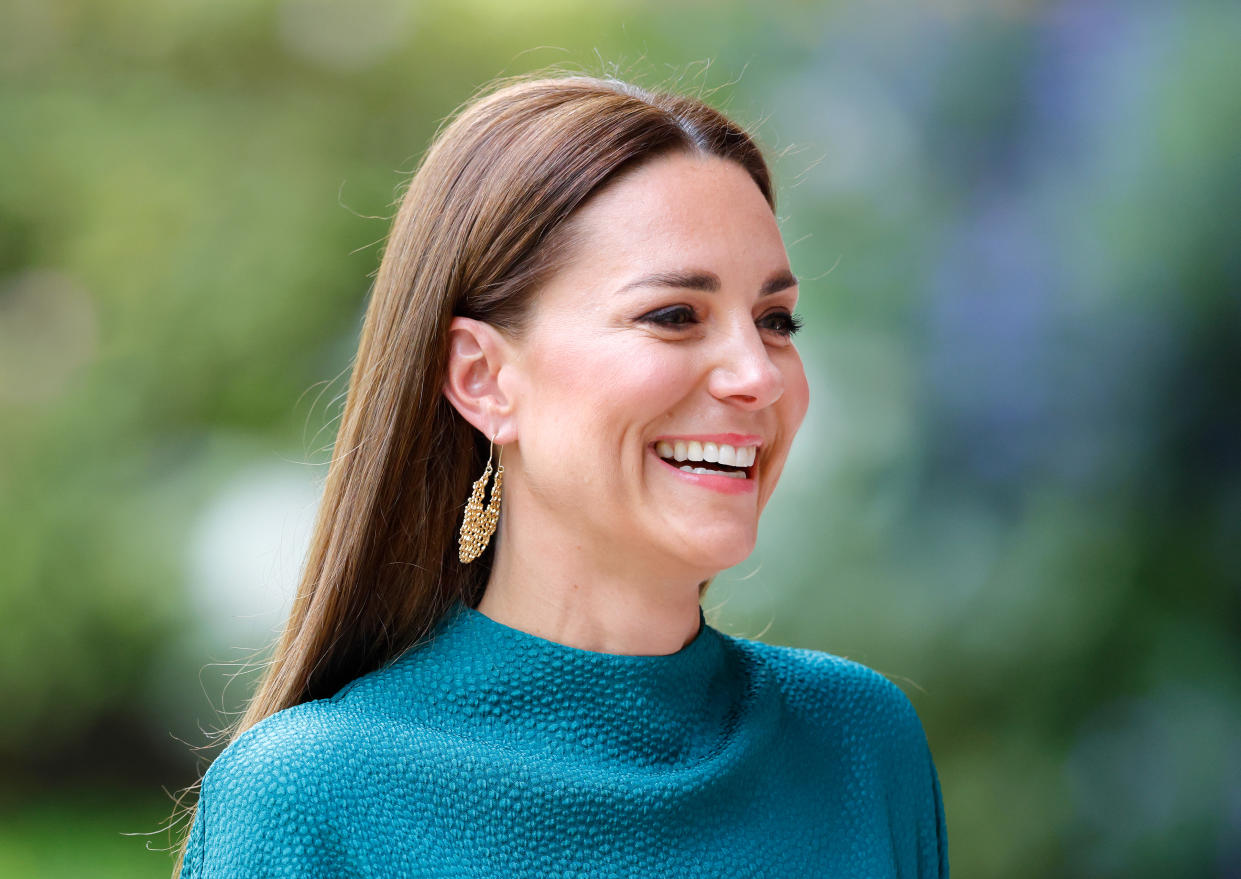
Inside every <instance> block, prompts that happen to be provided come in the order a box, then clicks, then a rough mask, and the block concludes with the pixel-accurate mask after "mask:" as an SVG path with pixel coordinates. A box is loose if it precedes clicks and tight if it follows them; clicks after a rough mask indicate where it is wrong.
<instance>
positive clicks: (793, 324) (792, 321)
mask: <svg viewBox="0 0 1241 879" xmlns="http://www.w3.org/2000/svg"><path fill="white" fill-rule="evenodd" d="M667 314H681V315H684V314H688V315H689V317H690V319H689V320H684V321H681V320H666V319H661V318H660V317H659V315H667ZM769 317H778V318H782V319H783V321H784V323H783V327H782V328H781V329H775V332H777V333H779V334H780V335H781V336H790V337H791V336H793V335H795V334H796V333H797V331H798V330H800V329H801V328H802V326H803V323H802V319H801V318H800V317H798V316H797V315H796V314H790V313H789V312H787V311H771V312H768V313H767V314H765V315H763V318H762V319H763V320H766V319H767V318H769ZM638 319H639V320H644V321H648V322H650V323H653V324H658V325H659V326H661V327H685V326H689V325H690V324H695V323H698V319H697V317H696V315H695V314H694V311H693V309H692V308H690V307H689V306H687V305H670V306H668V307H667V308H660V309H656V310H655V311H652V312H650V313H649V314H644V315H643V316H642V317H640V318H638ZM773 329H774V328H773Z"/></svg>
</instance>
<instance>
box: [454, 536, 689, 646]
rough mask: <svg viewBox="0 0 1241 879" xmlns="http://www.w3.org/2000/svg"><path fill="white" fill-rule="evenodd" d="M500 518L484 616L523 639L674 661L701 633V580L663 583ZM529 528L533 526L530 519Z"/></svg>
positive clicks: (643, 570) (633, 563)
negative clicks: (671, 657) (524, 636)
mask: <svg viewBox="0 0 1241 879" xmlns="http://www.w3.org/2000/svg"><path fill="white" fill-rule="evenodd" d="M523 518H526V517H523V516H520V515H516V514H514V515H510V516H508V517H505V516H501V517H500V527H499V528H498V529H497V532H496V535H495V538H493V539H498V541H499V542H498V543H497V545H496V550H495V552H496V556H495V562H494V564H493V565H492V570H491V577H490V578H489V579H488V581H487V586H486V589H485V591H484V593H483V598H482V600H481V601H480V602H479V604H478V608H477V609H478V610H479V611H480V612H481V613H483V614H485V615H486V616H488V617H490V618H491V619H493V620H495V621H497V622H500V623H503V624H504V625H507V626H510V627H512V628H514V629H520V630H521V631H523V632H529V633H530V634H533V635H537V636H539V637H540V638H546V639H547V640H549V641H556V642H559V643H561V644H567V645H569V646H571V647H577V648H580V649H582V650H593V651H596V652H601V653H622V654H631V655H641V656H657V655H665V654H669V653H675V652H676V651H678V650H680V649H681V648H682V647H684V646H685V645H687V644H689V643H690V642H691V641H692V640H693V639H694V636H695V635H696V634H697V632H698V626H699V592H698V584H699V583H700V582H701V581H702V580H705V579H706V578H707V576H709V575H708V574H702V573H701V572H698V573H695V572H689V571H685V572H681V573H680V575H679V576H676V575H669V574H667V573H666V572H665V573H664V574H663V576H662V577H661V576H659V575H658V574H656V573H655V572H653V571H651V570H650V568H651V565H650V564H649V563H647V562H646V560H644V559H641V558H629V559H620V558H617V559H596V558H592V557H591V556H590V555H588V554H587V553H585V552H583V551H582V546H581V544H582V541H581V535H580V534H577V535H574V536H573V537H572V538H571V537H569V536H568V535H560V534H558V533H557V532H556V530H555V529H554V528H552V527H546V525H544V526H543V527H538V528H529V527H528V528H526V529H522V530H514V529H509V528H506V527H505V526H506V525H507V524H508V523H509V522H512V521H521V520H522V519H523ZM526 521H529V519H528V518H526Z"/></svg>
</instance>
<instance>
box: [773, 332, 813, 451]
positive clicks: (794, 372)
mask: <svg viewBox="0 0 1241 879" xmlns="http://www.w3.org/2000/svg"><path fill="white" fill-rule="evenodd" d="M780 369H781V372H783V373H784V394H783V395H782V396H781V402H783V403H784V404H785V405H784V421H785V425H784V427H785V429H786V430H787V431H789V433H790V440H791V439H792V436H791V434H792V433H794V432H796V430H797V429H798V428H799V427H801V423H802V421H804V420H805V418H806V411H807V410H808V409H809V408H810V382H809V380H807V378H806V368H805V366H804V365H803V364H802V360H801V355H799V354H798V353H797V351H796V349H793V350H792V351H791V354H790V356H789V358H788V360H787V361H786V362H785V363H783V364H782V365H781V368H780Z"/></svg>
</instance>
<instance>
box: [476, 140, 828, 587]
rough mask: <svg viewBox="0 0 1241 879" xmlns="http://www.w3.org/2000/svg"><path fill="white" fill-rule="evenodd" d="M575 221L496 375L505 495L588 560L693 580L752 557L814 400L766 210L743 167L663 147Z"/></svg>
mask: <svg viewBox="0 0 1241 879" xmlns="http://www.w3.org/2000/svg"><path fill="white" fill-rule="evenodd" d="M574 222H575V223H576V224H578V227H579V229H580V230H581V232H582V235H581V236H580V238H579V239H578V243H577V244H576V245H575V250H574V257H573V259H572V261H571V262H570V263H569V265H567V266H566V267H565V268H564V269H563V270H561V271H560V272H559V273H558V274H557V275H556V276H555V277H554V278H553V279H552V280H551V281H549V282H548V283H547V284H546V285H545V286H544V287H543V288H542V289H540V290H539V291H538V292H537V293H536V294H535V297H534V301H533V304H532V314H531V320H530V323H529V325H528V327H529V328H528V330H527V331H526V333H525V334H524V335H523V336H522V337H521V339H520V341H519V342H517V343H516V348H515V350H516V356H515V357H514V358H513V359H512V360H511V361H510V362H509V363H508V364H506V366H505V367H504V369H503V370H502V371H501V373H500V376H499V379H498V380H499V382H500V385H501V386H502V387H503V389H504V391H505V393H506V394H508V395H510V397H511V399H512V400H513V402H514V407H513V416H514V418H515V421H516V425H515V426H516V430H515V435H516V442H515V443H513V444H511V446H509V447H507V448H506V449H505V451H504V459H503V463H504V465H505V488H504V490H505V495H506V504H508V509H509V510H510V511H511V515H512V516H513V518H514V520H516V518H518V517H521V518H522V519H523V520H525V525H523V526H521V527H522V529H523V530H524V529H525V527H526V526H528V525H532V524H536V526H537V527H539V528H540V529H546V530H545V531H544V533H559V534H563V535H569V536H570V537H569V539H570V540H571V541H572V546H566V547H565V549H566V551H572V552H574V553H578V554H585V555H586V557H588V558H589V559H590V561H591V562H592V563H595V564H599V565H626V566H629V567H631V568H633V567H635V566H637V567H643V568H645V567H650V568H651V569H652V570H658V571H662V572H664V573H668V572H669V571H671V570H675V571H677V572H679V573H680V572H683V573H684V574H685V575H687V576H694V577H700V578H703V579H705V578H706V577H709V576H711V575H713V574H715V573H716V572H718V571H720V570H722V569H724V568H726V567H729V566H731V565H734V564H737V563H738V562H740V561H742V560H744V559H745V557H746V556H748V555H749V554H750V553H751V551H752V550H753V548H754V544H755V541H756V539H757V535H758V519H759V514H760V513H761V512H762V510H763V508H764V506H766V504H767V501H768V499H769V498H770V497H771V493H772V491H773V490H774V489H775V487H776V482H777V480H778V478H779V476H780V472H781V470H782V469H783V467H784V462H785V459H786V458H787V456H788V452H789V447H790V445H791V443H792V441H793V436H794V434H795V433H796V432H797V429H798V427H799V426H800V425H801V423H802V420H803V418H804V417H805V414H806V409H807V406H808V403H809V388H808V386H807V383H806V375H805V371H804V369H803V367H802V362H801V358H800V356H799V355H798V353H797V349H796V348H795V347H794V346H793V342H792V337H791V331H792V330H793V329H795V326H796V324H795V319H794V318H792V317H791V315H792V312H793V309H794V307H795V305H796V301H797V286H796V280H795V279H794V278H793V276H792V274H791V273H790V271H789V263H788V255H787V254H786V252H785V249H784V243H783V241H782V240H781V237H780V231H779V228H778V227H777V225H776V220H775V217H774V216H773V214H772V211H771V208H770V207H769V206H768V204H767V202H766V201H765V200H764V198H763V195H762V193H761V192H760V191H759V189H758V187H757V185H755V183H754V181H753V180H752V179H751V177H750V176H749V174H748V173H747V172H746V171H745V170H744V169H743V168H742V167H741V166H740V165H737V164H736V163H734V162H730V161H727V160H724V159H719V158H715V157H700V156H696V155H689V154H685V153H675V154H672V155H669V156H664V157H660V158H658V159H655V160H652V161H650V162H647V163H646V164H644V165H642V166H640V167H638V168H637V169H635V170H634V171H632V172H630V173H628V174H626V175H625V176H624V177H622V178H620V179H619V180H617V181H616V182H615V183H613V184H612V185H610V186H608V187H606V188H605V189H604V190H602V191H601V192H599V193H597V194H596V195H595V196H594V197H593V198H592V199H591V200H590V201H589V202H587V203H586V204H585V205H584V206H583V207H582V208H581V209H580V210H579V211H578V213H577V214H576V215H575V217H574ZM678 453H683V454H678ZM661 455H662V456H664V457H666V458H673V457H676V458H680V457H683V456H684V457H686V458H690V459H693V458H698V457H700V456H701V457H705V460H701V461H693V460H685V461H675V460H674V461H672V462H671V463H668V462H666V461H665V460H663V459H661ZM713 459H714V460H713ZM751 459H752V463H751V464H750V465H749V466H744V465H746V463H747V462H748V461H751ZM691 465H692V466H694V467H696V468H698V469H704V470H707V471H709V472H706V473H695V472H689V471H688V470H686V469H681V468H687V467H689V466H691ZM723 471H731V472H732V475H728V474H727V473H725V472H723ZM739 474H740V475H739ZM562 542H566V541H562Z"/></svg>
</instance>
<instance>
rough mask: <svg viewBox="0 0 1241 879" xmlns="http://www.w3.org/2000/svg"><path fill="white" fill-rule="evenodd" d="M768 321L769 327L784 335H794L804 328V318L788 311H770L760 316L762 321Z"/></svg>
mask: <svg viewBox="0 0 1241 879" xmlns="http://www.w3.org/2000/svg"><path fill="white" fill-rule="evenodd" d="M762 321H766V322H768V329H771V330H774V331H775V332H777V333H779V334H780V335H782V336H792V335H793V334H795V333H796V332H797V331H798V330H800V329H801V328H802V319H801V318H800V317H798V316H797V315H795V314H790V313H789V312H787V311H784V310H780V311H770V312H768V313H767V314H765V315H763V316H762V318H760V322H762Z"/></svg>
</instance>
